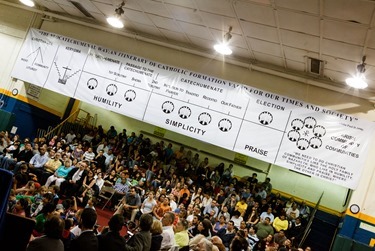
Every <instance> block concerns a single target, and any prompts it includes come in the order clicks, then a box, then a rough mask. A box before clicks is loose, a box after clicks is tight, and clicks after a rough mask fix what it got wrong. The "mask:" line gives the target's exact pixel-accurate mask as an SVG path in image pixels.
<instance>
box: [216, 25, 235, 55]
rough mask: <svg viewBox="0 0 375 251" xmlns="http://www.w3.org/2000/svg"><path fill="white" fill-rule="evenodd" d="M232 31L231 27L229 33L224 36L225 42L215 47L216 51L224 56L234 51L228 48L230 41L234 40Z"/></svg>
mask: <svg viewBox="0 0 375 251" xmlns="http://www.w3.org/2000/svg"><path fill="white" fill-rule="evenodd" d="M231 31H232V26H230V27H229V31H228V32H227V33H226V34H225V35H224V38H223V41H222V42H221V43H218V44H215V45H214V49H215V51H217V52H219V53H220V54H222V55H230V54H232V50H231V49H230V48H229V46H228V44H229V40H230V39H231V38H232V34H230V32H231Z"/></svg>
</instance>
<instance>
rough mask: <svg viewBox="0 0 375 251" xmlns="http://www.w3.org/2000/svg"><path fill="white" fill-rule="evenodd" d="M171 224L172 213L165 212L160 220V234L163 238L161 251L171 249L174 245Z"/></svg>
mask: <svg viewBox="0 0 375 251" xmlns="http://www.w3.org/2000/svg"><path fill="white" fill-rule="evenodd" d="M173 222H174V213H173V212H166V213H165V214H164V216H163V218H162V219H161V223H162V224H163V233H162V234H161V235H162V236H163V241H162V242H161V248H160V249H161V250H169V249H170V248H171V247H174V246H175V245H176V241H175V239H174V231H173Z"/></svg>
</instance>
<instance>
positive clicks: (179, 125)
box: [165, 119, 206, 135]
mask: <svg viewBox="0 0 375 251" xmlns="http://www.w3.org/2000/svg"><path fill="white" fill-rule="evenodd" d="M165 123H166V124H167V125H171V126H174V127H177V128H180V129H182V130H185V131H189V132H192V133H196V134H199V135H204V134H205V133H206V131H204V130H202V129H200V128H197V127H194V126H190V125H186V124H184V123H181V122H178V121H174V120H170V119H166V120H165Z"/></svg>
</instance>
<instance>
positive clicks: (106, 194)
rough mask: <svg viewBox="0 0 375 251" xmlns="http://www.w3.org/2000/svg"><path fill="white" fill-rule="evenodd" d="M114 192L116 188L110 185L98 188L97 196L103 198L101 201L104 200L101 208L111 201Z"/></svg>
mask: <svg viewBox="0 0 375 251" xmlns="http://www.w3.org/2000/svg"><path fill="white" fill-rule="evenodd" d="M115 192H116V190H115V189H114V188H113V187H110V186H103V187H102V189H100V192H99V195H98V198H99V199H103V201H105V203H104V206H103V207H102V210H104V208H105V207H106V206H107V204H108V203H109V202H110V201H111V199H112V197H113V195H114V194H115Z"/></svg>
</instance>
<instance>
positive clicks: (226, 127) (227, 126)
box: [218, 118, 232, 132]
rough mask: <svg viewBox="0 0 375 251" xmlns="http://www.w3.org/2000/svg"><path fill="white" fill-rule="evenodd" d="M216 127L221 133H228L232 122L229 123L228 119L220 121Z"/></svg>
mask: <svg viewBox="0 0 375 251" xmlns="http://www.w3.org/2000/svg"><path fill="white" fill-rule="evenodd" d="M218 127H219V129H220V131H222V132H228V131H230V129H232V121H230V120H229V119H226V118H224V119H221V120H220V121H219V123H218Z"/></svg>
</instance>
